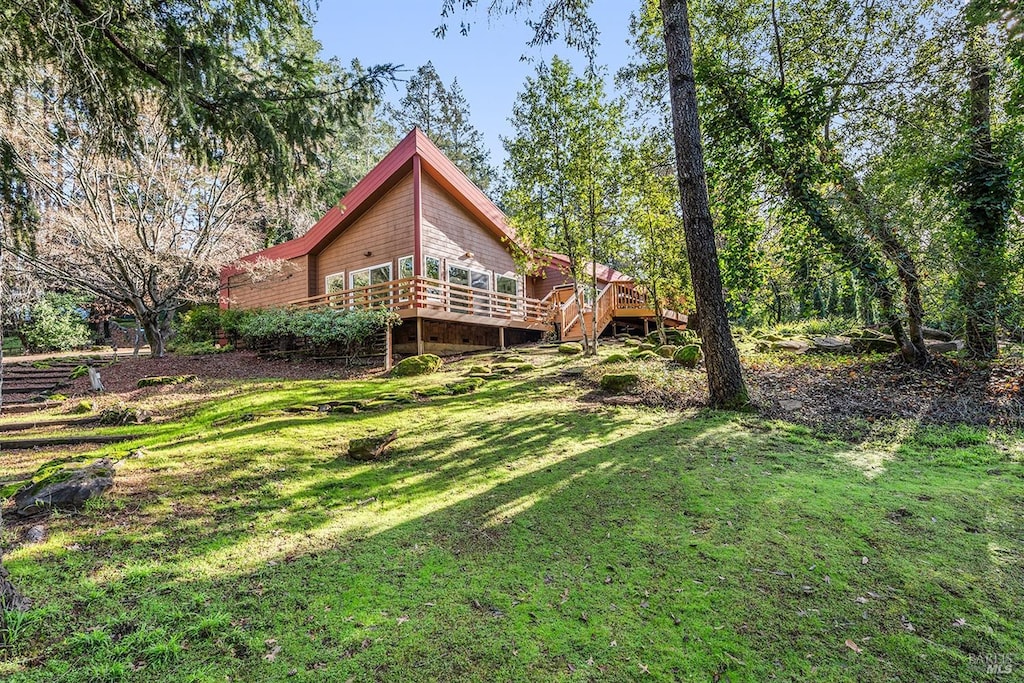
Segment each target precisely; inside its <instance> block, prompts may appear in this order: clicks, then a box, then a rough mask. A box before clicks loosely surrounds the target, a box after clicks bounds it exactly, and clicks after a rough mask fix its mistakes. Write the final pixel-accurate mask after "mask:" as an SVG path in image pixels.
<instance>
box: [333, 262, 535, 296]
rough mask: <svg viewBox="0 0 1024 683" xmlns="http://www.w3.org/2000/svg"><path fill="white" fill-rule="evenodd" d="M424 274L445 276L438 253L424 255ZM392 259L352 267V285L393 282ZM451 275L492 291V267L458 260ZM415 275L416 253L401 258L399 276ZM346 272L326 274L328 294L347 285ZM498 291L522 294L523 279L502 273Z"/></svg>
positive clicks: (451, 279) (454, 280) (455, 282)
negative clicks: (475, 266)
mask: <svg viewBox="0 0 1024 683" xmlns="http://www.w3.org/2000/svg"><path fill="white" fill-rule="evenodd" d="M423 263H424V266H425V268H424V275H425V276H426V277H428V278H430V279H432V280H441V279H442V277H441V259H440V258H438V257H436V256H426V257H425V258H424V259H423ZM391 266H392V264H391V263H382V264H380V265H377V266H370V267H368V268H361V269H360V270H353V271H349V279H348V288H350V289H355V288H357V287H370V286H372V285H379V284H383V283H385V282H389V281H390V280H391V279H392V278H391ZM446 274H447V279H448V282H450V283H451V284H453V285H463V286H465V287H472V288H473V289H479V290H483V291H488V292H489V291H491V271H486V270H475V269H473V268H466V267H465V266H460V265H458V264H455V263H449V264H448V269H447V273H446ZM412 276H413V263H412V256H403V257H401V258H400V259H398V278H396V279H399V280H404V279H406V278H410V277H412ZM345 285H346V282H345V273H344V272H341V273H332V274H331V275H328V276H327V277H326V278H324V286H325V289H326V291H327V293H328V294H330V293H332V292H338V291H341V290H343V289H346V286H345ZM494 285H495V288H494V291H496V292H498V293H500V294H509V295H511V296H518V295H519V279H518V278H517V277H515V276H510V275H498V276H497V277H495V278H494Z"/></svg>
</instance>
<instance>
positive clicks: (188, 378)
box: [138, 375, 199, 389]
mask: <svg viewBox="0 0 1024 683" xmlns="http://www.w3.org/2000/svg"><path fill="white" fill-rule="evenodd" d="M198 380H199V378H198V377H196V376H195V375H172V376H170V377H143V378H142V379H140V380H139V381H138V387H139V388H140V389H142V388H143V387H159V386H164V385H169V384H188V383H189V382H196V381H198Z"/></svg>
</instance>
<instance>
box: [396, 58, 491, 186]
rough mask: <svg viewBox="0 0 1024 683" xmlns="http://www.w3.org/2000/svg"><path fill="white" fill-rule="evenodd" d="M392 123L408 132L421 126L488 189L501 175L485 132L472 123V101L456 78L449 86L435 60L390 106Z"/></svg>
mask: <svg viewBox="0 0 1024 683" xmlns="http://www.w3.org/2000/svg"><path fill="white" fill-rule="evenodd" d="M388 111H389V113H390V119H391V124H392V125H393V126H394V127H395V128H397V129H398V130H399V131H402V132H403V133H404V132H407V131H409V130H412V129H413V128H414V127H418V128H419V129H420V130H422V131H423V132H424V133H426V135H427V137H429V138H430V139H431V140H433V141H434V143H435V144H436V145H437V146H438V148H440V150H441V151H442V152H444V153H445V155H446V156H448V158H449V159H451V160H452V161H453V162H454V163H455V165H456V166H458V167H459V168H460V169H461V170H462V172H463V173H465V174H466V175H467V176H468V177H469V179H470V180H472V181H473V182H474V183H475V184H476V186H477V187H479V188H480V189H482V190H484V191H485V192H486V191H488V190H489V189H491V185H492V184H493V183H494V181H495V179H496V178H497V171H496V170H495V169H494V167H493V166H491V163H490V152H488V151H487V147H486V145H485V144H484V140H483V135H482V134H481V133H480V131H478V130H477V129H476V128H475V127H474V126H473V124H472V123H471V122H470V118H469V117H470V114H469V103H468V102H467V101H466V96H465V95H464V94H463V92H462V88H461V87H460V86H459V82H458V79H453V80H452V83H451V85H450V86H446V85H445V84H444V81H442V80H441V77H440V76H439V75H438V74H437V70H436V69H435V68H434V64H433V63H432V62H427V63H426V64H424V65H423V66H421V67H420V68H418V69H417V70H416V73H415V74H413V76H412V77H411V78H410V79H409V82H408V83H407V84H406V88H405V95H404V96H403V97H402V99H401V100H400V101H399V103H398V106H396V107H391V108H389V110H388Z"/></svg>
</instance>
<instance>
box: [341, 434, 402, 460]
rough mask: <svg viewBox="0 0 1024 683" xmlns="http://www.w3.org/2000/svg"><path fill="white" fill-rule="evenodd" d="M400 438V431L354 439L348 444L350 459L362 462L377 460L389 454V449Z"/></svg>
mask: <svg viewBox="0 0 1024 683" xmlns="http://www.w3.org/2000/svg"><path fill="white" fill-rule="evenodd" d="M397 438H398V430H397V429H395V430H392V431H391V432H389V433H387V434H384V435H377V436H367V437H363V438H362V439H352V440H351V441H349V444H348V457H350V458H352V459H353V460H359V461H360V462H366V461H369V460H376V459H378V458H380V457H381V456H382V455H384V453H386V452H387V450H388V447H389V446H390V445H391V444H392V442H394V440H395V439H397Z"/></svg>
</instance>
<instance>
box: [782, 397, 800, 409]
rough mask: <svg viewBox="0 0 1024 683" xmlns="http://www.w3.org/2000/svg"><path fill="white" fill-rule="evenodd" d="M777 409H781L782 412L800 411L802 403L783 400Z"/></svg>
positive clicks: (792, 399) (789, 399)
mask: <svg viewBox="0 0 1024 683" xmlns="http://www.w3.org/2000/svg"><path fill="white" fill-rule="evenodd" d="M779 407H781V408H782V409H783V410H788V411H790V412H792V411H794V410H800V409H801V408H803V407H804V402H803V401H797V400H796V399H794V398H784V399H782V400H781V401H779Z"/></svg>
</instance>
